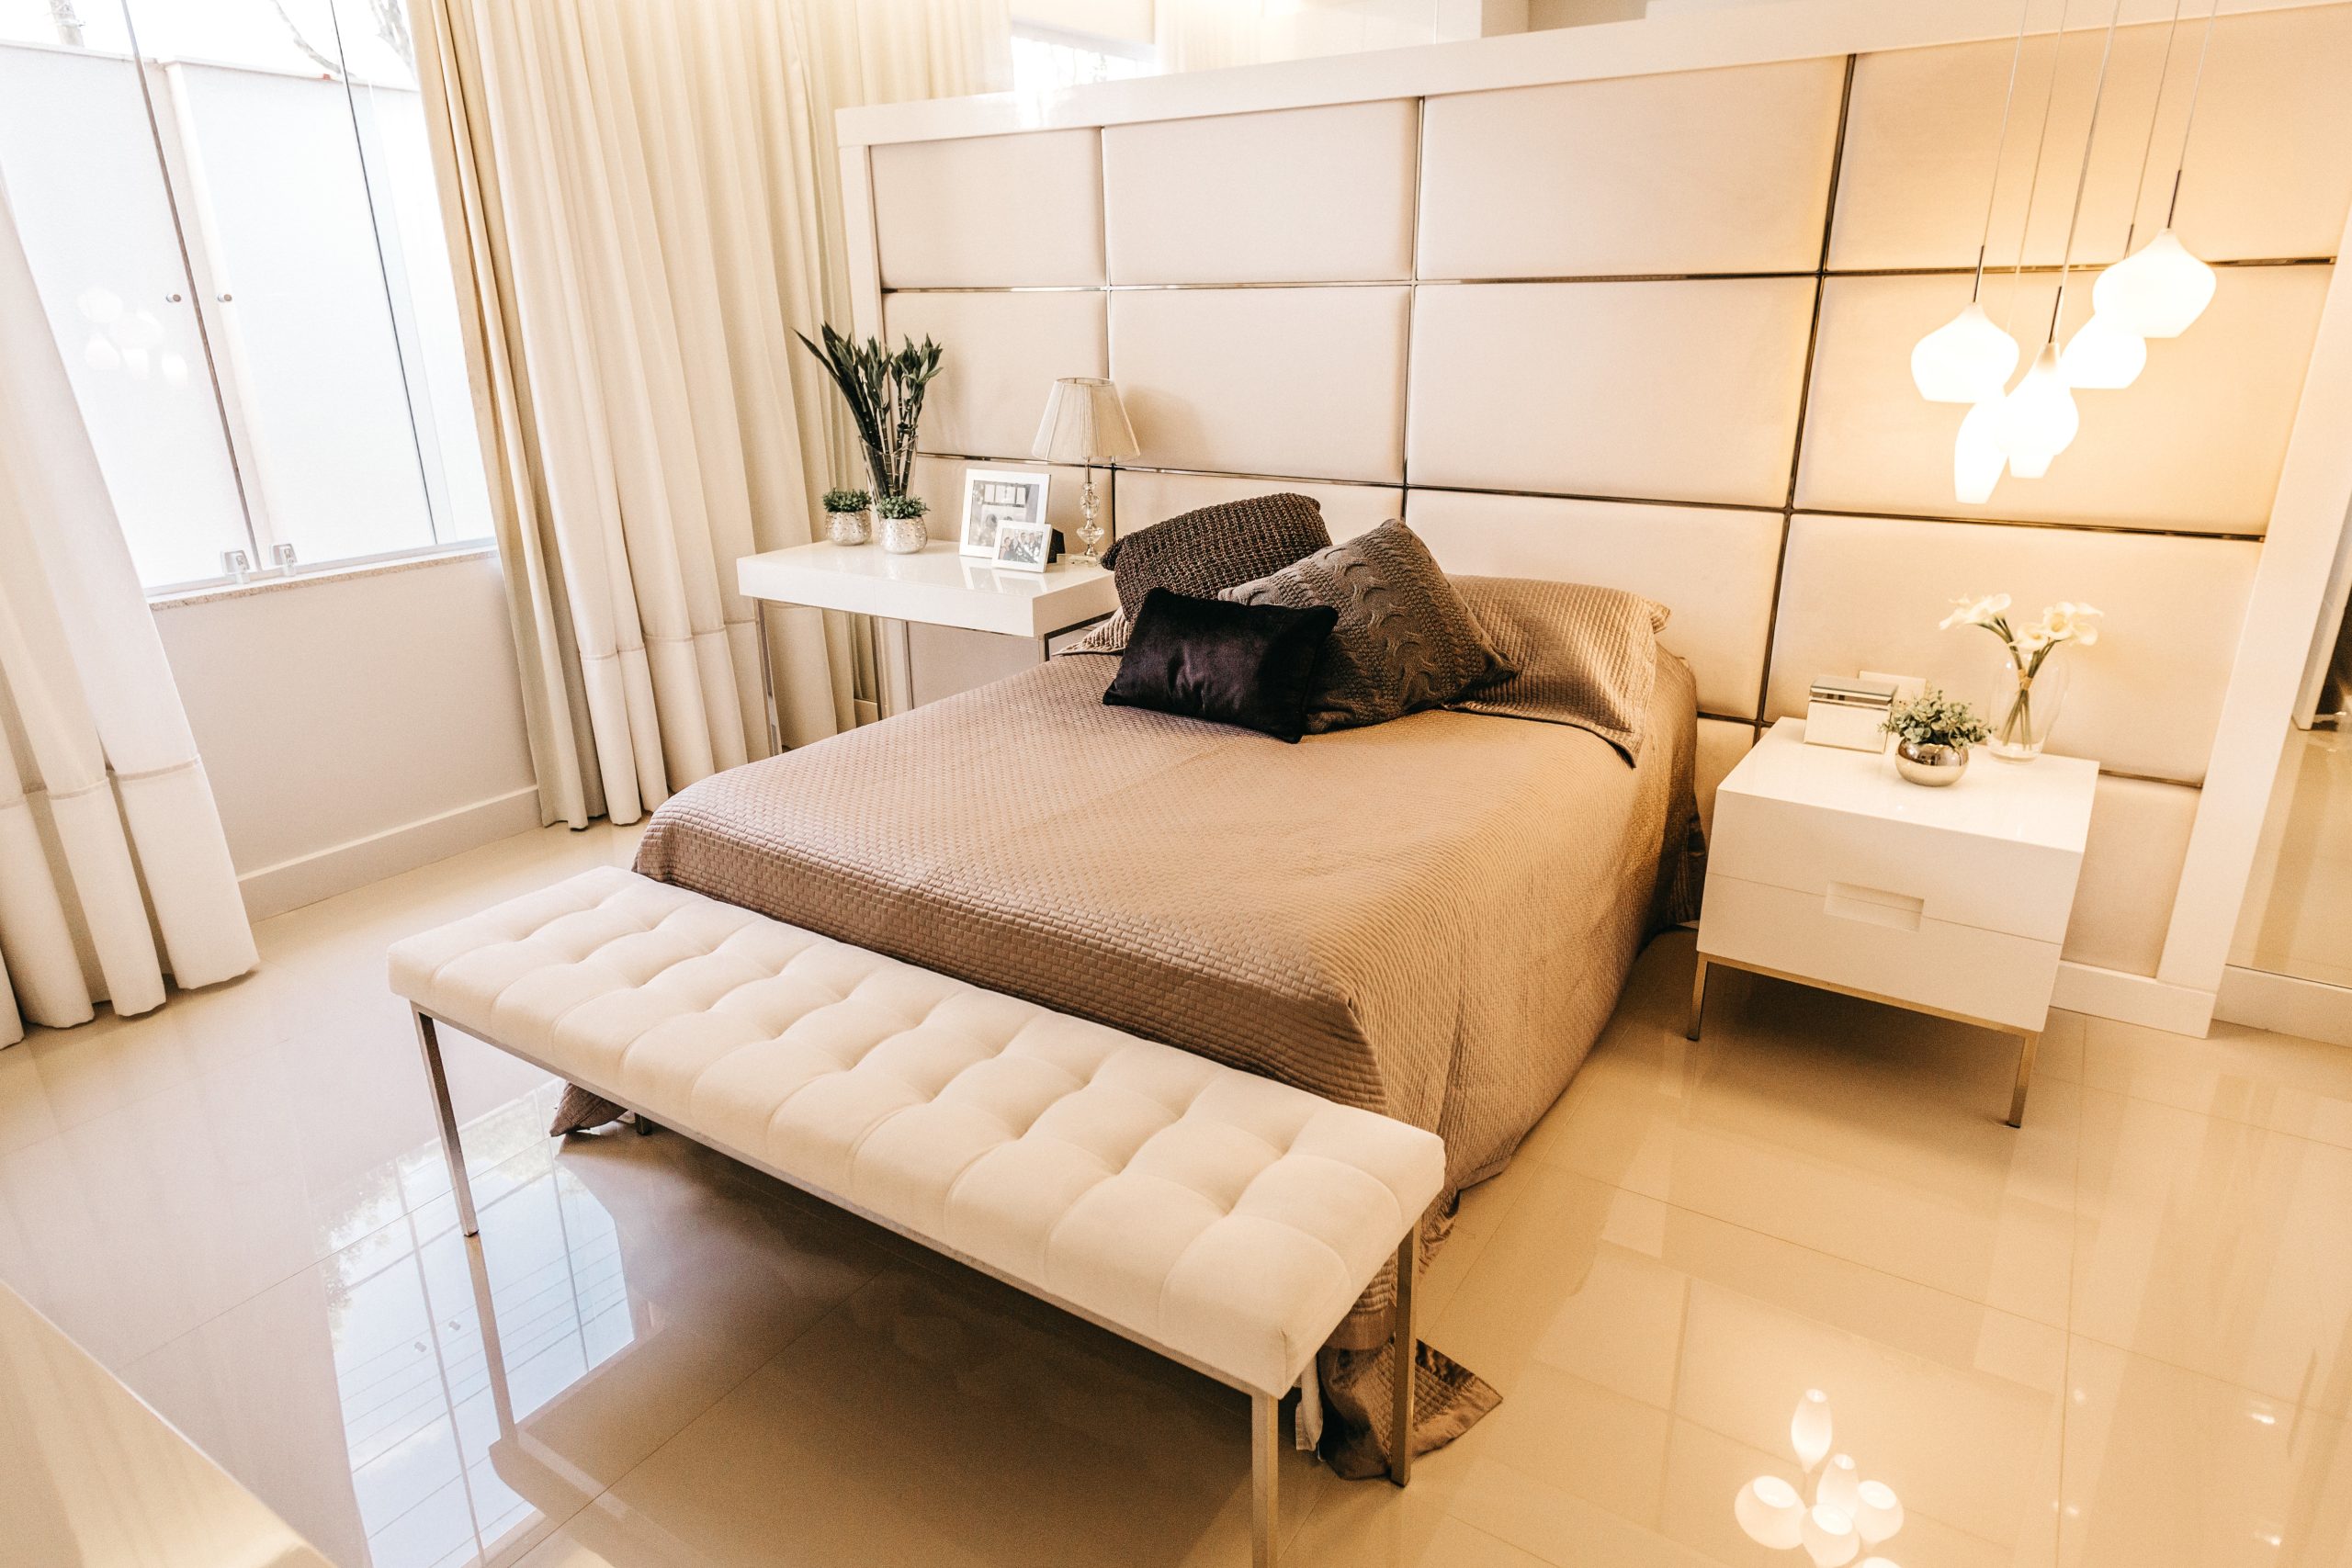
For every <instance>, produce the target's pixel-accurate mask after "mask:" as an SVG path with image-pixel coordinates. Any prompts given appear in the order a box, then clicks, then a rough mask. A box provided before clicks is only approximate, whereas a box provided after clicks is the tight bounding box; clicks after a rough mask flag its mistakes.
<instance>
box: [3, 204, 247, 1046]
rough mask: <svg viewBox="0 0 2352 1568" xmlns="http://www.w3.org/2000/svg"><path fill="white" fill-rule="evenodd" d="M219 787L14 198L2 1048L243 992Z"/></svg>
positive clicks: (10, 228) (235, 896)
mask: <svg viewBox="0 0 2352 1568" xmlns="http://www.w3.org/2000/svg"><path fill="white" fill-rule="evenodd" d="M256 961H257V960H256V954H255V953H254V941H253V931H252V928H251V927H250V926H249V925H248V924H247V923H246V919H245V910H244V903H243V898H242V897H240V895H239V893H238V889H237V874H236V870H235V868H234V866H233V865H232V863H231V862H230V858H229V846H228V840H227V839H226V838H225V836H224V835H223V834H222V832H221V829H220V814H219V812H218V811H217V810H216V809H215V807H214V804H213V799H212V789H211V785H210V784H209V783H208V782H207V781H206V778H205V774H204V764H203V763H202V761H200V760H198V756H197V752H196V741H195V738H194V737H193V736H192V735H191V734H190V733H189V730H188V727H187V714H186V713H185V712H184V711H183V710H182V708H181V706H180V701H179V693H178V691H177V689H176V688H175V685H174V684H173V681H172V674H171V669H170V666H169V665H168V664H166V663H165V662H164V647H163V643H162V641H161V640H160V639H159V638H158V637H157V636H156V635H155V624H154V620H153V616H152V615H150V613H149V611H148V608H147V597H146V593H145V591H144V590H143V589H142V588H141V586H140V582H139V577H138V572H137V570H136V569H135V568H134V567H133V566H132V564H131V559H130V547H129V546H128V545H126V544H125V543H124V541H123V537H122V531H121V526H120V525H119V522H118V521H117V519H116V517H115V514H114V507H113V502H112V501H111V499H110V498H109V497H108V495H107V488H106V481H105V479H104V477H103V476H102V475H101V474H100V472H99V470H98V461H97V454H96V452H95V451H94V450H93V449H92V447H91V446H90V440H89V434H88V432H87V431H86V430H85V428H84V426H83V424H82V420H81V414H80V411H79V408H78V406H77V404H76V403H75V401H74V391H73V387H72V385H71V383H70V382H69V381H68V380H67V378H66V374H65V367H64V364H63V362H62V360H61V359H60V358H59V357H58V353H57V344H56V340H55V339H54V338H53V337H52V336H51V333H50V331H49V324H48V321H47V319H46V317H45V315H44V313H43V311H42V308H41V301H40V294H39V292H38V290H37V289H36V288H35V287H34V283H33V276H32V270H31V268H30V266H29V265H28V264H27V262H26V259H25V253H24V247H23V244H22V243H21V240H20V238H19V236H18V234H17V227H16V220H15V217H14V213H13V211H12V209H10V207H9V205H8V201H7V195H6V189H5V188H0V1002H5V1006H0V1043H7V1042H9V1041H13V1040H15V1039H17V1038H19V1037H20V1036H21V1033H22V1031H23V1029H24V1027H25V1025H26V1024H28V1023H32V1024H41V1025H47V1026H51V1027H57V1028H63V1027H67V1026H70V1025H73V1024H76V1023H82V1022H86V1021H88V1020H89V1019H90V1018H91V1017H92V1016H93V1015H94V1013H95V1010H96V1003H97V1002H99V1001H101V1000H103V1001H106V1002H108V1003H109V1004H110V1005H111V1006H112V1007H113V1008H114V1010H115V1011H117V1012H118V1013H123V1014H131V1013H140V1012H145V1011H147V1010H150V1009H152V1008H154V1007H158V1006H160V1005H161V1004H162V1003H163V1001H164V995H165V988H164V976H165V975H166V974H169V975H170V976H172V978H173V979H174V980H175V982H176V983H178V984H179V985H181V986H183V987H194V986H205V985H210V984H212V983H214V982H216V981H220V980H226V979H229V978H232V976H238V975H242V974H243V973H245V972H246V971H247V970H249V969H251V968H252V967H253V966H254V964H255V962H256Z"/></svg>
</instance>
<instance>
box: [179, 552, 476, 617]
mask: <svg viewBox="0 0 2352 1568" xmlns="http://www.w3.org/2000/svg"><path fill="white" fill-rule="evenodd" d="M497 553H498V546H497V545H496V544H495V543H493V542H492V541H491V540H489V539H483V540H481V542H480V543H477V544H469V545H455V546H452V547H449V548H448V549H446V550H431V551H427V552H425V553H424V554H421V555H413V556H399V557H396V558H392V559H390V560H370V561H355V562H354V563H352V564H351V565H349V566H330V567H322V568H320V569H319V570H315V571H303V572H297V573H295V574H294V575H293V576H291V577H260V578H255V579H254V580H253V581H250V582H216V583H206V584H200V585H198V586H197V587H194V588H183V589H176V590H173V591H171V592H164V593H157V594H153V595H151V596H150V597H149V598H148V601H147V607H148V608H149V609H151V610H177V609H181V608H184V607H186V606H187V605H190V604H212V603H213V602H214V601H216V600H220V599H250V598H252V597H253V596H254V595H255V594H258V593H278V592H284V591H285V590H287V589H289V588H303V587H308V586H309V585H311V583H316V582H349V581H352V580H354V579H355V578H361V577H383V576H386V575H388V574H390V573H391V572H395V571H414V570H418V569H419V568H422V567H428V566H446V565H447V564H448V563H449V562H451V561H460V560H471V559H473V558H476V557H478V556H494V555H496V554H497Z"/></svg>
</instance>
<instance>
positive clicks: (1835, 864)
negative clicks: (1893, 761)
mask: <svg viewBox="0 0 2352 1568" xmlns="http://www.w3.org/2000/svg"><path fill="white" fill-rule="evenodd" d="M1978 765H1979V766H1984V767H1998V766H2002V765H2004V764H2000V763H1996V762H1985V763H1980V764H1978ZM1966 786H1967V781H1965V780H1963V781H1962V784H1961V785H1960V786H1958V787H1962V788H1965V787H1966ZM1900 787H1901V788H1904V789H1909V790H1915V791H1917V793H1918V794H1919V795H1929V794H1933V793H1939V792H1930V791H1927V790H1920V789H1918V786H1917V785H1914V784H1905V785H1901V786H1900ZM1895 798H1896V799H1897V800H1901V799H1902V797H1901V796H1896V797H1895ZM1922 804H1926V803H1922ZM1934 804H1938V805H1940V804H1942V803H1941V802H1936V803H1934ZM1707 863H1708V867H1709V869H1710V871H1711V872H1717V873H1720V874H1723V875H1725V876H1732V877H1737V878H1739V879H1740V880H1741V881H1744V882H1752V883H1761V884H1764V885H1766V886H1773V887H1782V888H1786V889H1788V890H1790V891H1791V892H1793V893H1798V894H1803V895H1804V896H1806V897H1808V898H1810V899H1811V900H1813V901H1814V902H1815V904H1816V905H1817V904H1818V903H1819V902H1820V900H1821V899H1822V898H1824V897H1827V896H1829V895H1830V894H1831V893H1832V892H1833V891H1836V890H1839V889H1843V890H1844V891H1845V892H1846V893H1847V894H1848V895H1849V896H1851V897H1862V898H1865V899H1874V900H1877V901H1880V902H1886V903H1893V904H1908V905H1912V906H1916V907H1917V908H1918V910H1919V912H1920V914H1921V915H1922V916H1923V917H1924V918H1926V919H1929V920H1933V921H1938V922H1942V923H1947V924H1951V925H1962V926H1974V927H1977V928H1979V929H1981V930H1984V931H1997V932H2002V933H2005V934H2007V935H2010V936H2019V937H2030V938H2033V939H2034V940H2036V941H2038V942H2063V941H2064V939H2065V935H2066V917H2067V913H2068V911H2069V910H2070V909H2072V908H2073V907H2074V902H2075V877H2076V875H2077V874H2079V873H2080V872H2081V870H2082V863H2083V857H2082V854H2081V852H2079V851H2073V850H2064V849H2058V848H2055V847H2052V846H2051V845H2048V844H2037V843H2031V842H2026V841H2021V840H2015V839H2001V838H1996V837H1992V836H1989V835H1986V834H1981V833H1962V832H1954V831H1951V829H1945V828H1941V827H1937V826H1934V825H1931V824H1928V823H1925V822H1919V821H1912V820H1906V819H1905V818H1900V817H1890V816H1871V815H1864V814H1862V813H1860V812H1851V811H1836V810H1825V809H1823V808H1821V807H1816V806H1811V805H1805V804H1802V803H1799V802H1795V801H1788V800H1776V799H1771V798H1769V797H1766V796H1760V795H1745V794H1741V793H1738V792H1736V791H1722V792H1719V793H1718V794H1717V795H1716V796H1715V823H1714V832H1713V835H1712V836H1711V838H1710V840H1709V845H1708V854H1707Z"/></svg>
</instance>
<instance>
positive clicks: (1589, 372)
mask: <svg viewBox="0 0 2352 1568" xmlns="http://www.w3.org/2000/svg"><path fill="white" fill-rule="evenodd" d="M1813 289H1814V282H1813V279H1811V278H1809V277H1800V278H1741V279H1736V280H1729V281H1714V282H1704V283H1698V282H1691V283H1489V284H1445V285H1425V286H1423V287H1422V288H1419V289H1417V290H1416V291H1415V293H1416V295H1417V298H1416V300H1415V303H1414V309H1413V356H1412V377H1413V391H1412V431H1411V436H1410V452H1411V459H1412V477H1413V479H1415V480H1416V481H1420V482H1427V483H1430V484H1442V485H1465V486H1478V487H1484V488H1490V489H1497V490H1531V491H1552V492H1556V493H1561V494H1568V495H1606V496H1621V495H1622V496H1634V497H1638V498H1644V499H1652V500H1660V501H1718V502H1734V503H1737V504H1743V505H1750V506H1758V505H1760V506H1778V505H1780V504H1781V502H1782V501H1783V500H1785V499H1786V497H1787V494H1788V484H1789V463H1790V458H1791V455H1792V451H1793V447H1794V442H1795V433H1796V422H1797V403H1798V400H1799V392H1800V390H1801V389H1802V386H1803V382H1804V350H1805V340H1806V338H1807V336H1808V335H1809V333H1810V332H1811V330H1812V316H1813Z"/></svg>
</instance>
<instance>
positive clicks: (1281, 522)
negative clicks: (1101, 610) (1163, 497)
mask: <svg viewBox="0 0 2352 1568" xmlns="http://www.w3.org/2000/svg"><path fill="white" fill-rule="evenodd" d="M1330 542H1331V531H1330V530H1329V528H1326V527H1325V526H1324V525H1323V508H1322V507H1320V506H1319V505H1317V503H1316V502H1315V501H1314V500H1313V499H1312V498H1311V497H1308V496H1304V495H1296V494H1293V493H1291V492H1290V491H1283V493H1281V494H1279V495H1253V496H1250V497H1249V498H1248V499H1246V500H1242V501H1226V502H1218V503H1217V504H1216V505H1215V506H1203V507H1198V508H1195V509H1194V510H1193V511H1191V512H1180V513H1177V514H1176V515H1175V516H1173V517H1170V518H1169V519H1167V520H1166V521H1165V522H1161V523H1155V524H1153V525H1151V526H1150V527H1148V528H1140V529H1137V530H1136V532H1135V533H1132V534H1122V535H1120V536H1118V538H1117V539H1115V540H1114V541H1113V542H1112V545H1111V547H1110V549H1109V550H1108V551H1106V552H1105V553H1104V555H1103V564H1104V565H1105V566H1108V567H1109V568H1110V569H1111V571H1112V575H1113V576H1114V577H1115V578H1116V579H1117V581H1118V588H1119V613H1118V614H1117V615H1114V616H1113V617H1112V618H1111V619H1110V620H1109V621H1108V622H1106V623H1104V624H1103V626H1098V627H1096V628H1095V629H1094V630H1093V631H1091V632H1090V633H1088V634H1087V636H1086V637H1085V639H1084V640H1083V641H1082V642H1081V643H1080V644H1079V645H1078V647H1076V648H1074V649H1070V651H1072V652H1083V653H1116V652H1117V651H1118V650H1119V649H1122V648H1125V646H1126V637H1127V629H1128V627H1129V626H1132V625H1133V624H1134V621H1135V618H1136V611H1138V610H1140V609H1142V608H1143V601H1144V595H1145V594H1147V593H1149V592H1151V591H1152V590H1153V589H1155V588H1165V589H1169V590H1170V591H1171V592H1177V593H1184V594H1189V595H1191V596H1192V597H1193V598H1196V599H1207V598H1215V597H1216V594H1217V593H1218V592H1221V591H1222V590H1224V589H1227V588H1231V587H1233V586H1235V585H1236V584H1238V583H1243V582H1248V581H1251V580H1252V579H1255V578H1260V577H1263V576H1265V575H1266V574H1267V573H1268V572H1270V571H1280V570H1282V569H1283V567H1286V566H1288V565H1290V563H1291V562H1293V561H1295V560H1296V559H1298V558H1300V557H1301V556H1305V555H1309V554H1312V553H1313V552H1314V551H1316V550H1319V549H1321V548H1322V547H1324V546H1326V545H1328V544H1329V543H1330Z"/></svg>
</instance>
